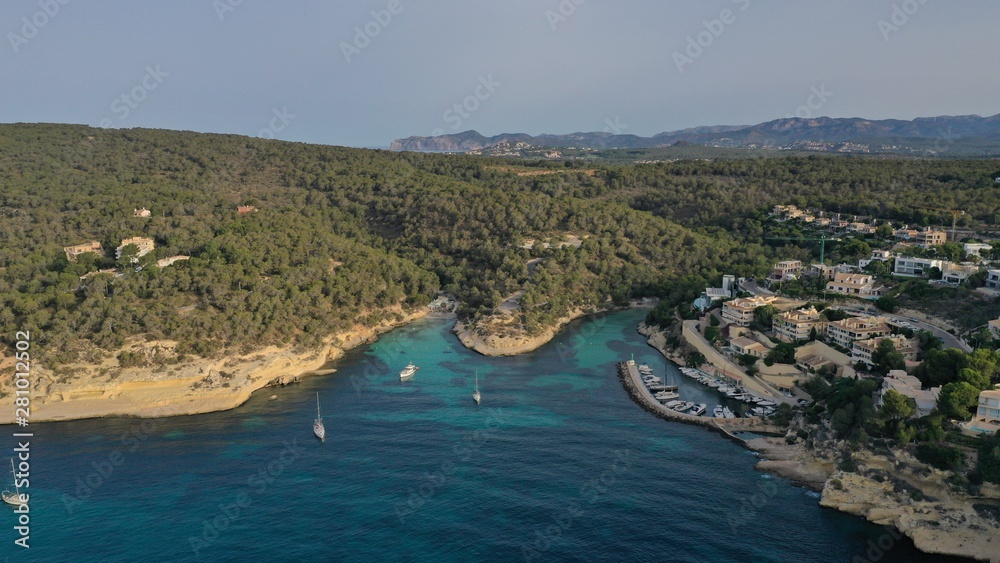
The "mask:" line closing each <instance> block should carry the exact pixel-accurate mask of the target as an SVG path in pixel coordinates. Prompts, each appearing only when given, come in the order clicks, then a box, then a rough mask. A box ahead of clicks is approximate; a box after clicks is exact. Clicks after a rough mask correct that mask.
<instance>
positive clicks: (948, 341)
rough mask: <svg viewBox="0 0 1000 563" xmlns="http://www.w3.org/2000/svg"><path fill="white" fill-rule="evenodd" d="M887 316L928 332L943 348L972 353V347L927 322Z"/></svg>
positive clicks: (899, 316)
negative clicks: (939, 340)
mask: <svg viewBox="0 0 1000 563" xmlns="http://www.w3.org/2000/svg"><path fill="white" fill-rule="evenodd" d="M887 316H888V317H889V318H890V319H893V320H895V321H906V322H908V323H910V324H911V325H913V327H914V328H916V329H918V330H926V331H929V332H930V333H931V334H933V335H934V336H937V337H938V338H940V339H941V343H942V345H943V346H944V347H945V348H958V349H959V350H962V351H963V352H971V351H972V346H969V345H968V344H966V343H965V341H964V340H962V339H961V338H958V337H957V336H955V335H954V334H951V333H950V332H948V331H947V330H944V329H942V328H938V327H936V326H934V325H932V324H930V323H928V322H925V321H921V320H918V319H914V318H913V317H906V316H903V315H887Z"/></svg>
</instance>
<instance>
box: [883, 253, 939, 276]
mask: <svg viewBox="0 0 1000 563" xmlns="http://www.w3.org/2000/svg"><path fill="white" fill-rule="evenodd" d="M944 262H945V261H944V260H939V259H936V258H915V257H913V256H897V257H896V266H895V267H894V268H893V270H892V272H893V273H894V274H898V275H901V276H924V275H927V272H928V271H929V270H930V269H931V268H937V269H939V270H942V271H943V270H944Z"/></svg>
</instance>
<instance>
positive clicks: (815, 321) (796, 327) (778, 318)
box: [771, 307, 823, 342]
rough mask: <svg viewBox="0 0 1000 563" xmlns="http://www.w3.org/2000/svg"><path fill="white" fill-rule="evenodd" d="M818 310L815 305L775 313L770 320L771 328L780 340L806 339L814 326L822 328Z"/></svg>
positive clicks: (818, 329) (817, 328)
mask: <svg viewBox="0 0 1000 563" xmlns="http://www.w3.org/2000/svg"><path fill="white" fill-rule="evenodd" d="M820 319H821V317H820V314H819V311H817V310H816V308H815V307H810V308H808V309H799V310H796V311H786V312H784V313H781V314H779V315H775V316H774V319H773V320H772V321H771V330H773V331H774V334H775V335H776V336H777V337H778V340H781V341H782V342H795V341H796V340H807V339H808V338H809V333H810V332H812V330H813V329H814V328H815V329H816V330H817V331H820V330H822V328H823V327H822V323H821V321H820Z"/></svg>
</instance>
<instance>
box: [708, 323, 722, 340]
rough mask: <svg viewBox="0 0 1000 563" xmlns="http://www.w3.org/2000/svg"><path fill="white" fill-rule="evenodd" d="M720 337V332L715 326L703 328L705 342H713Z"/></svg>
mask: <svg viewBox="0 0 1000 563" xmlns="http://www.w3.org/2000/svg"><path fill="white" fill-rule="evenodd" d="M720 336H721V331H720V330H719V327H717V326H710V327H706V328H705V340H708V341H709V342H715V341H716V340H718V339H719V337H720Z"/></svg>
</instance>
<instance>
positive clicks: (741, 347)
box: [729, 336, 768, 359]
mask: <svg viewBox="0 0 1000 563" xmlns="http://www.w3.org/2000/svg"><path fill="white" fill-rule="evenodd" d="M729 349H730V350H732V351H733V353H735V354H749V355H751V356H753V357H755V358H761V359H763V358H764V356H766V355H767V352H768V349H767V346H764V345H763V344H761V343H760V342H757V341H756V340H754V339H752V338H747V337H746V336H740V337H738V338H734V339H732V340H731V341H729Z"/></svg>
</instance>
